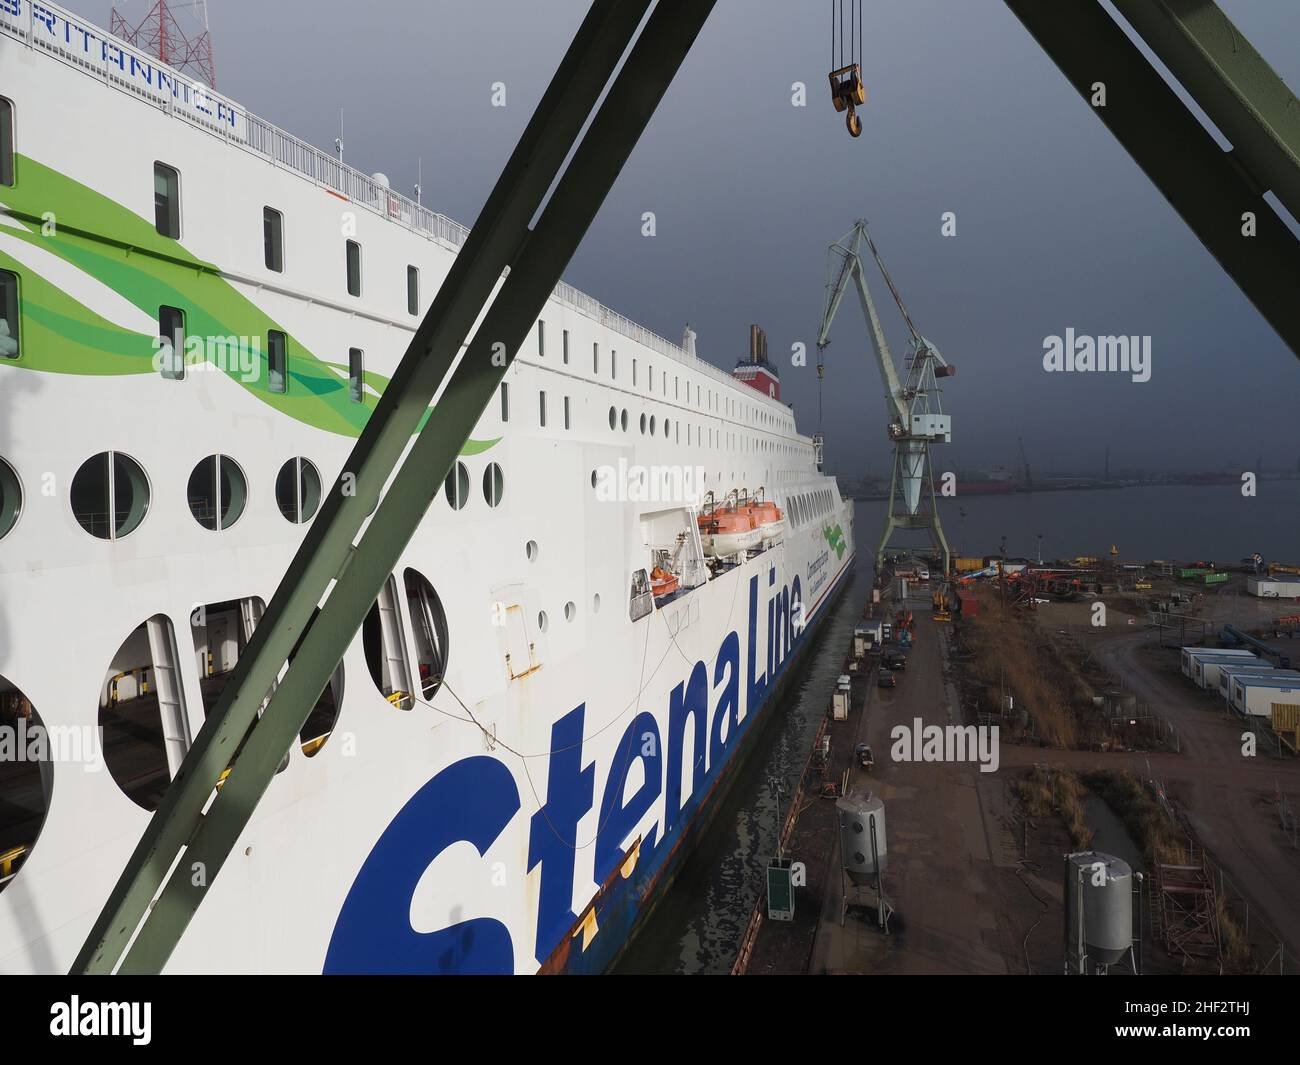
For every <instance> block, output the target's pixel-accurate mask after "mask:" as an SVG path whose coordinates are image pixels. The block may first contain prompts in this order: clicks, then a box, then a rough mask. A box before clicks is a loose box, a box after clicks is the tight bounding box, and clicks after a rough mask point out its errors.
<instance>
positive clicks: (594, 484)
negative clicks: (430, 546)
mask: <svg viewBox="0 0 1300 1065" xmlns="http://www.w3.org/2000/svg"><path fill="white" fill-rule="evenodd" d="M597 480H598V478H597V476H596V471H595V470H592V471H591V487H592V488H595V487H596V481H597ZM3 535H4V534H3V533H0V536H3Z"/></svg>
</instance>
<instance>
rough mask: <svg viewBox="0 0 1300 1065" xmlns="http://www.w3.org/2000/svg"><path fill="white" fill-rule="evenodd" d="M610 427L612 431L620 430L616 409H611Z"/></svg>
mask: <svg viewBox="0 0 1300 1065" xmlns="http://www.w3.org/2000/svg"><path fill="white" fill-rule="evenodd" d="M609 427H610V428H611V429H617V428H618V410H617V409H616V408H614V407H610V408H609Z"/></svg>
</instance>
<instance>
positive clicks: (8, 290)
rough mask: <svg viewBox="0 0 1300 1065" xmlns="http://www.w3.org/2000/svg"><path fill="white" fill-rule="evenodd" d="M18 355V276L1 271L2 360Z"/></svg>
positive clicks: (0, 338) (0, 328)
mask: <svg viewBox="0 0 1300 1065" xmlns="http://www.w3.org/2000/svg"><path fill="white" fill-rule="evenodd" d="M18 354H19V352H18V275H17V274H15V273H12V272H11V271H9V270H0V359H16V358H18Z"/></svg>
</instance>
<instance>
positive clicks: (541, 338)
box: [537, 318, 546, 357]
mask: <svg viewBox="0 0 1300 1065" xmlns="http://www.w3.org/2000/svg"><path fill="white" fill-rule="evenodd" d="M537 354H538V355H539V356H543V357H544V356H545V355H546V323H545V322H543V321H542V320H541V319H540V318H538V319H537Z"/></svg>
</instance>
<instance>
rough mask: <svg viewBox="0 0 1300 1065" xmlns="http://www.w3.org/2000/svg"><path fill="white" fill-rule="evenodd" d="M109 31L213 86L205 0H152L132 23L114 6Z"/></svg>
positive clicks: (215, 82) (215, 83)
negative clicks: (147, 10)
mask: <svg viewBox="0 0 1300 1065" xmlns="http://www.w3.org/2000/svg"><path fill="white" fill-rule="evenodd" d="M108 28H109V32H111V33H113V34H114V35H115V36H118V37H121V38H122V40H124V41H126V42H127V44H131V45H134V46H135V47H136V48H138V49H140V51H142V52H146V53H148V54H149V55H152V56H157V57H158V59H160V60H161V61H162V62H164V63H166V64H167V65H168V66H171V67H175V68H176V69H177V70H179V71H181V72H182V73H185V74H189V75H191V76H192V77H196V78H199V79H201V80H202V81H204V82H206V83H207V84H208V86H209V87H210V88H213V89H215V88H216V87H217V73H216V69H215V68H214V67H213V64H212V34H211V32H210V31H209V30H208V5H207V0H182V2H175V3H168V2H167V0H156V2H155V3H154V5H153V6H152V7H151V8H149V13H148V14H147V15H145V17H144V18H142V19H141V20H140V21H139V22H138V23H136V24H135V25H134V26H132V25H131V23H130V22H128V21H127V16H126V15H125V14H124V13H123V12H121V11H119V10H118V9H117V7H116V6H114V8H113V12H112V14H111V15H110V16H109V24H108Z"/></svg>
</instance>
